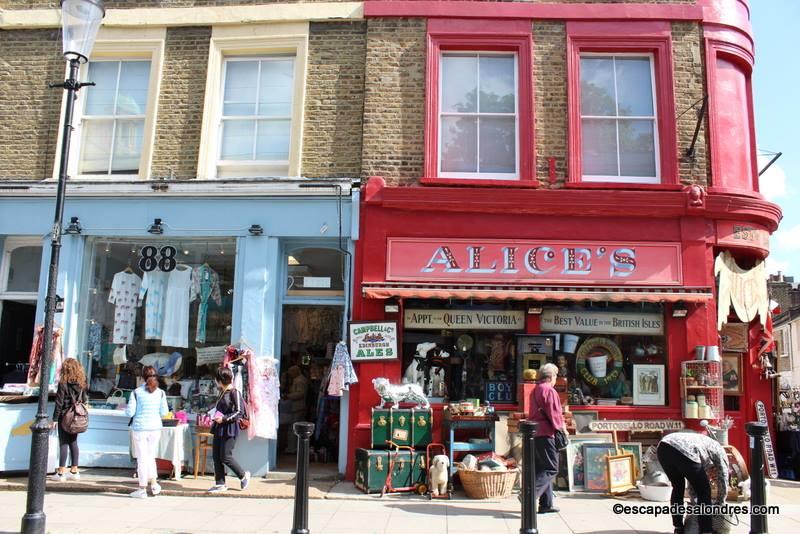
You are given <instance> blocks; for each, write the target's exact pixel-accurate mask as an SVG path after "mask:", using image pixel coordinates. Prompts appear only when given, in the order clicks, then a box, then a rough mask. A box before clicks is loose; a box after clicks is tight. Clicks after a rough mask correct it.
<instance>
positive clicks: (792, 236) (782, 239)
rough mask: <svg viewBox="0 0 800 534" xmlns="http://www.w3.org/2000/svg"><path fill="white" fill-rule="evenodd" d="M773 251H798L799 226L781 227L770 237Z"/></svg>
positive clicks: (799, 240)
mask: <svg viewBox="0 0 800 534" xmlns="http://www.w3.org/2000/svg"><path fill="white" fill-rule="evenodd" d="M772 240H773V243H774V247H773V248H774V249H777V250H780V251H781V252H791V251H795V250H800V224H796V225H794V226H790V227H788V228H787V227H781V228H779V229H778V231H777V232H775V233H774V234H773V235H772Z"/></svg>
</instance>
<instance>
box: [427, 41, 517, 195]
mask: <svg viewBox="0 0 800 534" xmlns="http://www.w3.org/2000/svg"><path fill="white" fill-rule="evenodd" d="M440 65H441V73H440V80H441V92H440V98H441V101H440V104H439V132H440V133H439V135H440V139H439V176H441V177H445V178H448V177H451V178H459V177H460V178H501V179H512V180H513V179H517V178H518V177H519V173H518V158H517V154H518V152H519V150H518V136H517V121H518V117H517V56H516V54H503V53H478V52H472V53H462V52H457V53H456V52H454V53H444V54H442V58H441V63H440Z"/></svg>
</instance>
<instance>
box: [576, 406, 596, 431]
mask: <svg viewBox="0 0 800 534" xmlns="http://www.w3.org/2000/svg"><path fill="white" fill-rule="evenodd" d="M599 418H600V412H597V411H595V410H572V419H573V420H574V421H575V433H576V434H585V433H587V432H591V431H592V430H591V429H590V428H589V423H591V422H592V421H597V420H598V419H599Z"/></svg>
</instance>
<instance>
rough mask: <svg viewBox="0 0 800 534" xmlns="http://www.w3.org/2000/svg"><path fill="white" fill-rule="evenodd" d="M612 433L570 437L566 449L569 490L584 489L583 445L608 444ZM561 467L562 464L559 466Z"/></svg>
mask: <svg viewBox="0 0 800 534" xmlns="http://www.w3.org/2000/svg"><path fill="white" fill-rule="evenodd" d="M611 439H612V436H611V434H576V435H574V436H570V437H569V445H567V448H566V449H565V451H566V453H565V454H566V464H567V465H566V468H567V481H568V489H569V491H584V489H585V486H584V471H583V465H584V464H583V445H584V444H585V443H597V444H607V443H610V442H611ZM559 469H560V466H559Z"/></svg>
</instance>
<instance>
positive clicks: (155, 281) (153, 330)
mask: <svg viewBox="0 0 800 534" xmlns="http://www.w3.org/2000/svg"><path fill="white" fill-rule="evenodd" d="M168 280H169V273H165V272H164V271H150V272H147V273H144V278H143V279H142V287H141V289H140V290H139V300H140V301H142V302H144V338H145V339H161V333H162V331H163V329H164V304H165V302H166V298H167V282H168ZM145 295H146V296H147V300H145Z"/></svg>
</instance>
